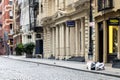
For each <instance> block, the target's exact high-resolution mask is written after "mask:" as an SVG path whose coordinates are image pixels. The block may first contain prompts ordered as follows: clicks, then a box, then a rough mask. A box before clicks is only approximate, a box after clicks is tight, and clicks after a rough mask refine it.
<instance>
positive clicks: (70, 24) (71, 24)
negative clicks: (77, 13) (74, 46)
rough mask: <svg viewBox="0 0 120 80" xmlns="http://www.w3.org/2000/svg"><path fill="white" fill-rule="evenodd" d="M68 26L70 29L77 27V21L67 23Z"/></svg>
mask: <svg viewBox="0 0 120 80" xmlns="http://www.w3.org/2000/svg"><path fill="white" fill-rule="evenodd" d="M66 24H67V26H68V27H75V21H67V22H66Z"/></svg>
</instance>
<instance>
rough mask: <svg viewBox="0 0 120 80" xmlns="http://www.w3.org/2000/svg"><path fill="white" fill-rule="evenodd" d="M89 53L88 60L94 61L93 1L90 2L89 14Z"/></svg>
mask: <svg viewBox="0 0 120 80" xmlns="http://www.w3.org/2000/svg"><path fill="white" fill-rule="evenodd" d="M89 22H90V25H89V31H90V32H89V52H88V59H92V57H93V40H92V31H93V30H92V29H93V28H92V27H93V15H92V0H90V13H89Z"/></svg>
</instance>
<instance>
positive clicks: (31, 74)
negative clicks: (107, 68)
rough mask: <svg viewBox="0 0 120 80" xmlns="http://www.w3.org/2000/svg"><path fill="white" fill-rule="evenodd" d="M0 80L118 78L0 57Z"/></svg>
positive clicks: (118, 79) (98, 79) (92, 79)
mask: <svg viewBox="0 0 120 80" xmlns="http://www.w3.org/2000/svg"><path fill="white" fill-rule="evenodd" d="M0 80H120V78H116V77H110V76H106V75H101V74H94V73H89V72H83V71H77V70H71V69H66V68H61V67H55V66H48V65H42V64H36V63H30V62H23V61H16V60H11V59H8V58H1V57H0Z"/></svg>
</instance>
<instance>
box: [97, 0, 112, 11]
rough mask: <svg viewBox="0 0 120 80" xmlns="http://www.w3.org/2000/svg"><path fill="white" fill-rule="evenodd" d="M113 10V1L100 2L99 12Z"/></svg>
mask: <svg viewBox="0 0 120 80" xmlns="http://www.w3.org/2000/svg"><path fill="white" fill-rule="evenodd" d="M111 8H113V0H98V11H102V10H106V9H111Z"/></svg>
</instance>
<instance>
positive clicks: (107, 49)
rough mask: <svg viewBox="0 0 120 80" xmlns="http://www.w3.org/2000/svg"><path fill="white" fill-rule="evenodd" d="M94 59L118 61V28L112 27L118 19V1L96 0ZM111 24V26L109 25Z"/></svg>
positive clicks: (119, 38) (119, 44)
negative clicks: (116, 59)
mask: <svg viewBox="0 0 120 80" xmlns="http://www.w3.org/2000/svg"><path fill="white" fill-rule="evenodd" d="M95 4H96V7H95V16H94V18H95V35H96V37H95V46H96V47H95V57H96V61H100V62H111V61H112V60H113V59H115V58H119V59H120V35H119V34H120V28H119V25H114V24H115V23H116V21H118V22H119V20H117V18H119V17H120V5H119V4H120V1H119V0H96V3H95ZM111 23H112V24H111Z"/></svg>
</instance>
